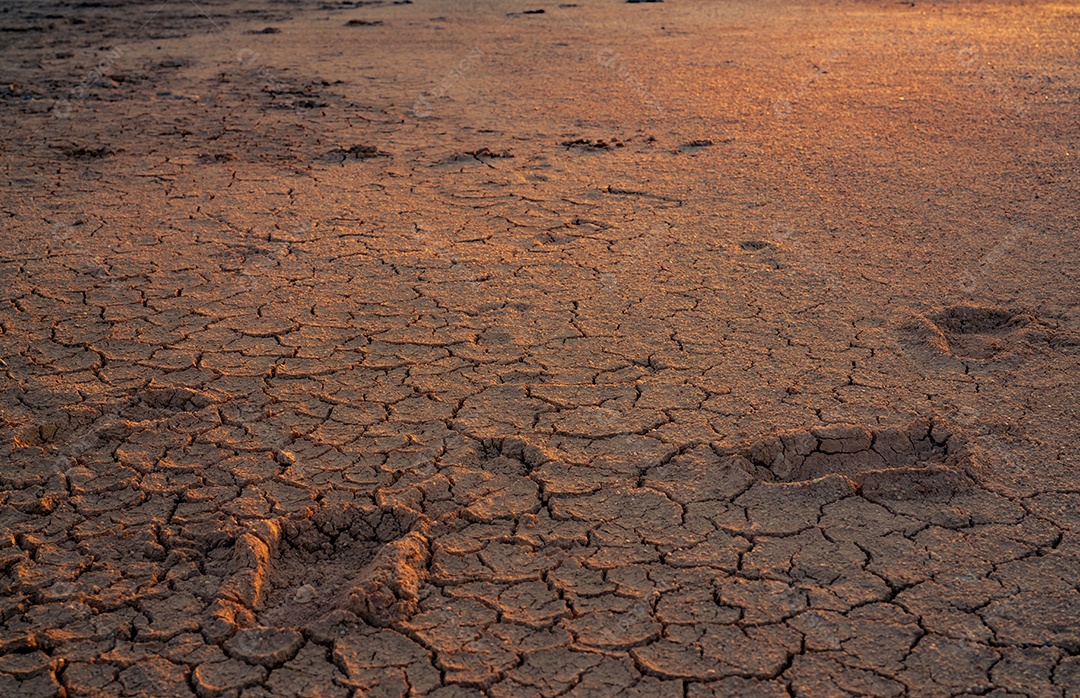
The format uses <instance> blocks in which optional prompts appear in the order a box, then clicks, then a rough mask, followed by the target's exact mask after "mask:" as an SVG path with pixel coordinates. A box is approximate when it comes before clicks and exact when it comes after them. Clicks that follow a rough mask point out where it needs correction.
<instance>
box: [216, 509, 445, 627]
mask: <svg viewBox="0 0 1080 698" xmlns="http://www.w3.org/2000/svg"><path fill="white" fill-rule="evenodd" d="M424 530H425V521H424V519H423V518H422V517H421V516H420V515H419V514H417V513H416V512H413V511H411V510H409V509H404V508H401V507H374V506H362V505H354V504H334V505H327V506H324V507H321V508H319V509H316V510H315V511H314V512H312V513H311V514H310V515H309V516H301V517H291V518H282V519H277V520H273V521H263V522H260V523H259V524H257V525H255V526H253V527H252V529H251V530H250V531H249V532H247V533H245V534H244V535H242V536H241V537H240V538H239V539H238V540H237V542H236V544H235V546H234V552H233V555H232V561H231V569H230V572H231V575H230V576H229V577H228V578H227V579H226V581H225V583H224V584H222V587H221V592H220V594H219V597H220V598H221V600H222V601H223V603H224V604H225V605H226V606H229V605H232V606H234V607H235V606H236V605H237V604H239V605H240V606H242V607H243V609H244V610H246V613H243V612H241V613H239V614H237V613H236V612H235V611H236V610H239V609H234V611H233V612H232V613H230V614H229V615H230V618H231V619H233V622H235V624H236V625H238V626H242V625H247V624H250V622H252V621H254V622H257V623H258V624H259V625H261V626H266V627H276V628H301V627H304V626H305V625H307V624H309V623H311V622H313V621H315V620H318V619H319V618H321V617H323V616H324V615H326V614H327V613H328V612H330V611H332V610H335V609H339V608H347V609H349V610H351V611H353V612H354V613H356V614H357V615H359V616H361V617H363V618H364V619H365V620H367V621H368V622H369V623H371V624H373V625H377V626H387V625H391V624H393V623H394V622H396V621H398V620H402V619H403V618H405V617H407V616H408V615H410V614H411V612H412V611H413V610H415V608H414V607H415V604H416V593H417V591H418V590H419V586H420V583H421V581H422V579H421V578H422V575H423V570H424V569H425V568H426V563H427V557H428V543H427V538H426V536H425V534H424Z"/></svg>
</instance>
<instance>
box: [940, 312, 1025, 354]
mask: <svg viewBox="0 0 1080 698" xmlns="http://www.w3.org/2000/svg"><path fill="white" fill-rule="evenodd" d="M926 317H927V319H928V320H930V322H932V323H934V325H935V326H936V327H937V328H938V329H939V330H940V331H941V333H942V335H944V337H945V340H946V342H947V343H948V351H949V353H951V354H953V355H954V356H959V357H963V358H969V359H989V358H993V357H994V356H996V355H997V354H1000V353H1002V352H1003V351H1006V350H1007V349H1008V348H1009V346H1010V340H1011V339H1012V337H1011V335H1012V334H1013V333H1014V332H1015V331H1016V330H1018V329H1020V328H1023V327H1025V326H1027V325H1028V324H1029V323H1030V321H1031V317H1030V316H1029V315H1026V314H1024V313H1019V312H1015V311H1012V310H1007V309H1004V308H986V307H981V306H973V305H954V306H950V307H947V308H943V309H941V310H939V311H937V312H935V313H931V314H929V315H927V316H926Z"/></svg>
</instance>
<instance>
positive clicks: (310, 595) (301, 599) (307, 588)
mask: <svg viewBox="0 0 1080 698" xmlns="http://www.w3.org/2000/svg"><path fill="white" fill-rule="evenodd" d="M314 598H315V587H313V586H311V585H310V584H305V585H304V586H302V587H300V588H299V589H297V590H296V595H295V596H293V601H295V602H296V603H310V602H311V600H312V599H314Z"/></svg>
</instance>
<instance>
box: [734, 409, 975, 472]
mask: <svg viewBox="0 0 1080 698" xmlns="http://www.w3.org/2000/svg"><path fill="white" fill-rule="evenodd" d="M959 447H960V444H959V441H958V440H957V439H956V438H955V437H951V435H950V434H949V433H948V432H946V431H945V430H943V429H940V428H937V427H935V426H934V424H933V422H931V421H930V420H925V419H920V420H915V421H913V422H911V423H910V424H908V425H907V426H905V427H887V428H881V429H877V430H872V429H869V428H867V427H863V426H859V425H856V424H832V425H827V426H818V427H813V428H810V429H807V430H801V431H790V432H785V433H783V434H778V435H776V436H770V437H767V438H764V439H761V440H760V441H757V442H755V443H753V444H752V445H751V446H750V447H749V448H748V449H746V450H745V452H744V453H743V455H744V456H745V457H746V458H747V459H748V460H749V461H750V462H751V463H753V464H754V465H755V466H757V468H758V469H759V472H761V471H762V470H764V475H765V476H766V477H767V478H768V479H771V480H776V481H780V482H802V481H806V480H814V479H817V478H819V477H824V476H826V475H833V474H836V475H844V476H846V477H849V478H852V479H857V478H858V476H860V475H862V474H864V473H867V472H871V471H880V470H888V469H899V468H904V469H910V468H929V467H931V466H935V465H948V464H949V463H951V462H953V461H955V460H956V457H957V451H958V450H959Z"/></svg>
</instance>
